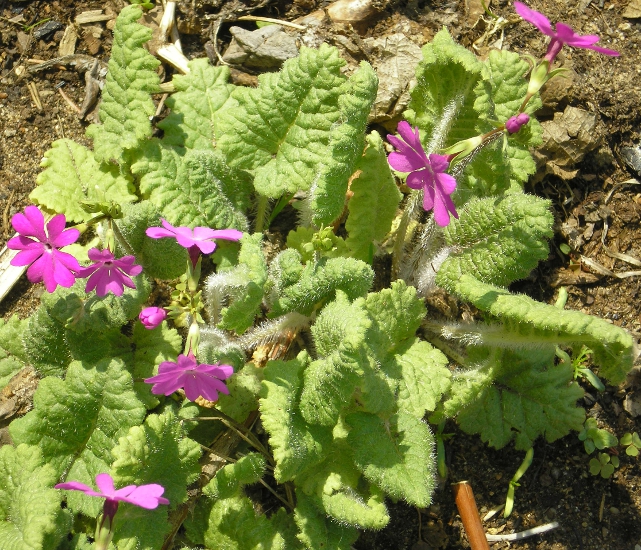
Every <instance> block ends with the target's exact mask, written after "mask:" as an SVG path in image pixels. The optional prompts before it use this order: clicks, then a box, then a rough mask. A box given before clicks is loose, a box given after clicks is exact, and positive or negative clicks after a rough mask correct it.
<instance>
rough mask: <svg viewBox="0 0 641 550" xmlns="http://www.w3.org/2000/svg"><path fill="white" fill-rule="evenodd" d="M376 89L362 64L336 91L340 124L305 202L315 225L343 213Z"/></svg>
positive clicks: (369, 70) (371, 74) (367, 67)
mask: <svg viewBox="0 0 641 550" xmlns="http://www.w3.org/2000/svg"><path fill="white" fill-rule="evenodd" d="M377 89H378V78H377V76H376V73H375V72H374V70H373V69H372V67H371V66H370V65H369V64H368V63H366V62H364V61H363V62H361V65H360V67H359V69H358V70H357V71H356V72H355V73H354V74H353V75H352V76H351V77H350V78H349V80H348V81H347V82H346V83H345V84H344V85H343V87H342V90H340V93H341V95H340V96H339V98H338V107H339V109H340V113H341V118H340V120H341V122H342V124H340V125H338V126H336V127H333V128H332V129H331V130H330V136H329V143H328V147H327V154H326V156H325V158H324V159H323V162H322V163H321V165H320V166H317V167H315V170H314V172H315V173H314V177H313V183H312V186H311V187H310V189H309V195H308V198H307V201H306V203H307V204H309V206H310V208H311V211H312V215H311V222H312V223H313V224H314V225H316V226H321V225H328V224H330V223H332V222H333V221H334V220H335V219H336V218H337V217H338V216H339V215H340V214H341V213H342V212H343V209H344V206H345V193H346V192H347V184H348V179H349V177H350V176H351V175H352V173H353V172H354V169H355V167H356V163H357V161H358V160H360V158H361V156H362V154H363V147H364V145H365V144H364V137H365V128H366V125H367V116H368V115H369V112H370V109H371V108H372V103H373V102H374V99H375V98H376V90H377Z"/></svg>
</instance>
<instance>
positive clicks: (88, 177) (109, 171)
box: [29, 139, 137, 222]
mask: <svg viewBox="0 0 641 550" xmlns="http://www.w3.org/2000/svg"><path fill="white" fill-rule="evenodd" d="M40 166H42V167H43V168H44V171H42V172H41V173H40V174H38V177H37V179H36V182H37V184H38V187H36V188H35V189H34V190H33V191H32V192H31V194H30V195H29V198H30V199H31V200H32V201H34V202H36V203H38V204H41V205H42V206H44V207H45V208H47V209H48V210H51V211H53V212H59V213H62V214H64V215H65V216H66V217H67V221H73V222H86V221H88V220H90V219H91V218H93V217H94V216H95V215H96V214H92V213H90V212H87V211H86V210H85V209H84V208H83V207H82V204H81V202H82V201H98V202H109V201H113V202H116V203H118V204H123V203H128V202H133V201H135V200H137V197H136V195H135V194H134V189H133V185H132V183H131V178H128V177H127V176H125V175H123V174H121V173H120V171H119V169H118V167H117V166H110V165H107V164H101V163H100V162H98V161H97V160H96V158H95V157H94V154H93V153H92V152H91V151H90V150H89V149H87V148H86V147H84V146H82V145H80V144H78V143H76V142H74V141H71V140H70V139H59V140H57V141H54V142H53V143H52V144H51V149H49V150H48V151H47V152H45V156H44V159H43V160H42V162H41V164H40Z"/></svg>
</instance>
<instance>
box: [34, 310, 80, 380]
mask: <svg viewBox="0 0 641 550" xmlns="http://www.w3.org/2000/svg"><path fill="white" fill-rule="evenodd" d="M22 342H23V344H24V349H25V352H26V357H27V360H28V362H29V363H31V365H32V366H33V367H34V368H35V369H36V370H37V371H38V372H39V373H40V374H41V375H43V376H51V375H55V376H62V375H63V374H64V372H65V369H66V368H67V366H68V365H69V362H70V361H71V358H72V357H71V350H70V349H69V346H68V345H67V342H66V340H65V327H64V325H63V324H62V323H61V322H59V321H58V320H57V319H55V318H54V317H53V316H51V315H50V314H49V312H48V311H47V308H46V307H45V306H44V305H43V304H41V305H40V307H39V308H38V309H37V310H36V312H35V313H34V314H33V315H31V317H29V322H28V325H27V330H26V331H25V333H24V334H23V336H22Z"/></svg>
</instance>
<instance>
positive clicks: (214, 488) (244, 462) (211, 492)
mask: <svg viewBox="0 0 641 550" xmlns="http://www.w3.org/2000/svg"><path fill="white" fill-rule="evenodd" d="M265 466H266V462H265V457H264V456H263V455H261V454H259V453H249V454H248V455H245V456H244V457H242V458H240V459H239V460H238V461H237V462H235V463H234V464H227V466H225V467H224V468H221V469H220V470H218V472H216V475H215V476H214V479H212V480H211V481H210V482H209V483H208V484H207V485H206V486H205V487H204V488H203V493H204V494H205V495H207V496H208V497H211V498H215V499H224V498H231V497H233V496H239V495H240V494H241V488H242V487H243V486H245V485H252V484H254V483H258V480H260V479H261V478H262V477H263V476H264V475H265Z"/></svg>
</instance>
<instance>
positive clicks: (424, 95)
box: [405, 29, 483, 153]
mask: <svg viewBox="0 0 641 550" xmlns="http://www.w3.org/2000/svg"><path fill="white" fill-rule="evenodd" d="M422 51H423V61H421V62H420V63H419V65H418V67H417V69H416V79H417V85H416V86H415V87H414V89H413V90H412V92H411V97H412V99H411V101H410V104H409V110H408V111H406V113H405V118H406V119H407V120H408V121H409V122H410V123H411V124H412V125H417V126H418V127H419V128H420V129H421V140H422V141H423V143H425V144H428V145H427V151H428V152H429V153H434V152H436V150H437V149H439V148H441V147H448V146H450V145H452V144H454V143H455V142H457V141H460V140H463V139H467V138H470V137H472V136H474V135H476V134H477V131H476V130H477V128H476V125H477V123H478V113H477V112H476V111H475V110H474V101H475V99H476V97H475V95H474V93H473V92H474V86H475V85H476V83H477V82H478V81H479V79H480V78H481V70H482V67H483V65H482V63H481V62H480V61H478V60H477V59H476V57H475V56H474V54H473V53H471V52H470V51H468V50H466V49H465V48H464V47H463V46H461V45H459V44H457V43H456V42H454V40H453V39H452V37H451V36H450V34H449V32H448V31H447V30H446V29H443V30H441V31H439V32H438V33H437V34H436V35H435V36H434V39H433V40H432V42H430V43H429V44H426V45H425V46H423V50H422Z"/></svg>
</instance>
